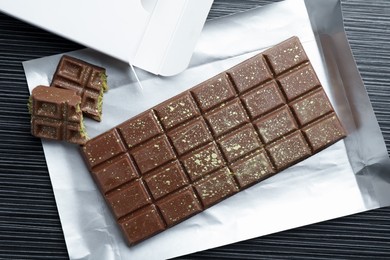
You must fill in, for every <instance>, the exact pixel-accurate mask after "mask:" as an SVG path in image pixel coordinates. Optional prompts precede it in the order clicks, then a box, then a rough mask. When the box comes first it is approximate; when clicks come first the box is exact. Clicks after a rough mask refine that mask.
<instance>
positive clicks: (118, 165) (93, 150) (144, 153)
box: [82, 37, 345, 245]
mask: <svg viewBox="0 0 390 260" xmlns="http://www.w3.org/2000/svg"><path fill="white" fill-rule="evenodd" d="M281 62H283V63H281ZM344 136H345V132H344V130H343V128H342V126H341V124H340V122H339V121H338V119H337V116H336V114H335V113H334V111H333V108H332V106H331V104H330V102H329V100H328V98H327V97H326V95H325V92H324V91H323V88H322V86H321V84H320V83H319V82H318V79H317V76H316V75H315V73H314V70H313V69H312V67H311V66H310V63H309V61H308V60H307V56H306V54H305V52H304V50H303V48H302V46H301V45H300V43H299V40H298V39H297V38H296V37H293V38H291V39H289V40H287V41H285V42H283V43H281V44H280V45H277V46H275V47H272V48H271V49H269V50H267V51H266V52H265V53H261V54H258V55H256V56H255V57H253V58H251V59H249V60H247V61H244V62H243V63H240V64H238V65H236V66H235V67H233V68H231V69H229V70H227V71H226V72H223V73H220V74H218V75H217V76H215V77H213V78H211V79H209V80H207V81H205V82H203V83H201V84H198V85H197V86H195V87H193V88H192V89H189V90H188V91H185V92H184V93H182V94H179V95H178V96H176V97H173V98H171V99H169V100H167V101H165V102H164V103H162V104H160V105H157V106H156V107H154V108H152V109H150V110H148V111H146V112H144V113H143V114H141V115H139V116H137V117H135V118H132V119H129V120H127V121H126V122H124V123H122V124H120V125H119V126H117V127H115V128H113V129H111V130H109V131H107V132H106V133H104V134H102V135H100V136H98V137H95V138H94V139H92V140H91V141H89V142H88V143H87V144H86V145H85V146H84V148H83V149H82V151H83V155H84V157H85V161H86V162H87V165H88V167H89V168H90V170H91V172H92V175H93V176H94V178H95V180H96V181H97V183H98V187H99V188H100V190H101V191H102V193H103V194H105V195H104V196H105V198H106V200H107V201H108V204H109V205H110V207H111V209H112V211H113V214H114V216H115V218H116V219H117V221H118V223H119V225H120V226H121V229H122V231H123V233H124V236H125V237H126V239H127V241H128V243H129V244H130V245H133V244H136V243H138V242H140V241H142V240H144V239H146V238H148V237H150V236H152V235H154V234H157V233H159V232H161V231H163V230H165V229H167V228H169V227H171V226H173V225H175V224H177V223H179V222H181V221H183V220H185V219H187V218H189V217H190V216H192V215H194V214H196V213H199V212H201V211H203V210H205V209H207V208H208V207H211V206H212V205H214V204H216V203H218V202H219V201H221V200H223V199H225V198H227V197H229V196H232V195H234V194H235V193H237V192H239V191H241V190H243V189H245V188H247V187H249V186H251V185H254V184H256V183H258V182H260V181H261V180H264V179H266V178H268V177H270V176H272V175H274V174H275V173H277V172H280V171H281V170H283V169H285V168H286V167H289V166H291V165H293V164H295V163H298V162H300V161H302V160H304V159H305V158H307V157H308V156H310V155H312V154H314V153H316V152H318V151H320V150H321V149H324V148H325V147H327V146H329V145H330V144H333V143H335V142H336V141H338V140H340V139H341V138H343V137H344ZM132 166H134V167H132ZM104 169H106V170H104ZM115 169H117V170H116V171H117V173H116V172H114V171H115ZM125 171H126V173H125ZM117 177H118V178H123V180H121V181H119V180H116V178H117Z"/></svg>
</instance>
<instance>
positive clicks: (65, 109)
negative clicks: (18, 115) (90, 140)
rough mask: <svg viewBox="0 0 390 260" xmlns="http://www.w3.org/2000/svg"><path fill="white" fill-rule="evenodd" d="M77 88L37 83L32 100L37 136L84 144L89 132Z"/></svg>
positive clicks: (33, 123)
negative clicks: (87, 131)
mask: <svg viewBox="0 0 390 260" xmlns="http://www.w3.org/2000/svg"><path fill="white" fill-rule="evenodd" d="M80 104H81V98H80V96H78V95H77V94H76V92H75V91H72V90H67V89H60V88H51V87H46V86H37V87H36V88H34V89H33V91H32V93H31V96H30V100H29V111H30V114H31V133H32V134H33V135H34V136H36V137H41V138H46V139H54V140H64V141H67V142H70V143H75V144H84V143H85V142H86V140H87V135H86V132H85V129H84V124H83V115H82V112H81V110H80Z"/></svg>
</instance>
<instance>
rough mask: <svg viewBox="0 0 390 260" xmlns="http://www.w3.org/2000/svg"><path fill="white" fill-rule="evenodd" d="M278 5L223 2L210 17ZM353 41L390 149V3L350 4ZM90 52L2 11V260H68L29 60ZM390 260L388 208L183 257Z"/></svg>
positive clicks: (262, 0)
mask: <svg viewBox="0 0 390 260" xmlns="http://www.w3.org/2000/svg"><path fill="white" fill-rule="evenodd" d="M271 2H276V1H273V0H258V1H255V0H245V1H238V0H237V1H234V0H215V2H214V4H213V7H212V10H211V12H210V15H209V19H212V18H215V17H219V16H223V15H227V14H232V13H235V12H240V11H244V10H247V9H250V8H253V7H257V6H262V5H265V4H268V3H271ZM342 6H343V14H344V18H345V19H344V21H345V28H346V31H347V36H348V39H349V42H350V44H351V48H352V51H353V54H354V57H355V59H356V62H357V65H358V69H359V71H360V73H361V75H362V78H363V81H364V83H365V85H366V88H367V92H368V94H369V97H370V100H371V102H372V105H373V108H374V111H375V114H376V116H377V118H378V121H379V125H380V127H381V130H382V132H383V135H384V138H385V142H386V145H387V149H388V151H390V104H389V101H390V44H389V43H390V34H389V29H390V1H388V0H375V1H365V0H342ZM79 48H82V46H80V45H78V44H75V43H72V42H70V41H68V40H64V39H62V38H61V37H58V36H55V35H52V34H50V33H47V32H45V31H42V30H40V29H37V28H35V27H33V26H31V25H28V24H25V23H23V22H21V21H18V20H16V19H13V18H11V17H9V16H7V15H4V14H1V13H0V259H68V254H67V250H66V246H65V242H64V238H63V233H62V229H61V224H60V221H59V217H58V212H57V208H56V204H55V200H54V196H53V192H52V187H51V184H50V179H49V174H48V171H47V167H46V162H45V159H44V155H43V150H42V146H41V142H40V140H39V139H36V138H34V137H32V136H31V135H30V121H29V120H30V118H29V115H28V111H27V106H26V103H27V99H28V90H27V84H26V79H25V76H24V72H23V68H22V64H21V62H22V61H24V60H29V59H34V58H40V57H43V56H47V55H51V54H57V53H63V52H66V51H70V50H76V49H79ZM374 257H375V258H387V259H389V258H390V208H382V209H378V210H373V211H369V212H365V213H360V214H356V215H352V216H348V217H344V218H339V219H336V220H331V221H327V222H323V223H319V224H315V225H310V226H306V227H302V228H298V229H294V230H290V231H285V232H281V233H277V234H273V235H269V236H265V237H260V238H256V239H251V240H248V241H243V242H240V243H236V244H232V245H228V246H224V247H221V248H216V249H211V250H207V251H203V252H198V253H195V254H192V255H189V256H183V257H180V258H179V259H205V258H207V259H335V258H343V259H345V258H354V259H356V258H363V259H371V258H374Z"/></svg>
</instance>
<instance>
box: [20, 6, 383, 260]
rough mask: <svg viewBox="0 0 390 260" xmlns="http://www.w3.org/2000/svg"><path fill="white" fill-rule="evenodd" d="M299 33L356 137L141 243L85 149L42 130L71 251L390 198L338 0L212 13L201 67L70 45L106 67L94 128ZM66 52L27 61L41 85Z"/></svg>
mask: <svg viewBox="0 0 390 260" xmlns="http://www.w3.org/2000/svg"><path fill="white" fill-rule="evenodd" d="M293 35H296V36H298V37H299V38H300V40H301V42H302V44H303V46H304V48H305V50H306V52H307V54H308V56H309V58H310V60H311V62H312V64H313V67H314V68H315V70H316V72H317V74H318V77H319V79H320V81H321V83H322V85H323V86H324V89H325V91H326V92H327V94H328V96H329V97H330V100H331V102H332V104H333V106H334V107H335V110H336V112H337V114H338V115H339V117H340V119H341V121H342V123H343V125H344V126H345V128H346V130H347V132H348V136H347V138H346V139H344V140H342V141H339V142H338V143H336V144H334V145H332V146H331V147H329V148H327V149H325V150H323V151H322V152H320V153H318V154H316V155H314V156H312V157H310V158H309V159H307V160H305V161H303V162H301V163H299V164H297V165H294V166H292V167H290V168H289V169H287V170H284V171H283V172H281V173H279V174H277V175H275V176H274V177H271V178H269V179H267V180H265V181H263V182H261V183H259V184H257V185H255V186H253V187H251V188H249V189H247V190H245V191H243V192H240V193H239V194H236V195H235V196H233V197H231V198H229V199H226V200H224V201H223V202H221V203H219V204H217V205H215V206H213V207H211V208H210V209H207V210H206V211H204V212H202V213H200V214H198V215H196V216H194V217H192V218H190V219H188V220H186V221H184V222H182V223H181V224H179V225H177V226H175V227H173V228H170V229H169V230H167V231H164V232H163V233H160V234H158V235H156V236H154V237H152V238H150V239H148V240H146V241H144V242H142V243H140V244H138V245H136V246H134V247H131V248H129V247H128V246H127V245H126V244H125V241H124V239H123V237H122V234H121V233H120V231H119V228H118V226H117V225H116V223H115V220H114V218H113V216H112V215H111V212H110V211H109V209H108V207H107V206H106V204H105V201H104V199H103V197H102V196H101V194H100V193H99V191H98V189H97V186H96V185H95V183H94V182H93V180H92V178H91V176H90V174H89V172H88V170H87V168H86V165H85V163H84V162H83V159H82V157H81V154H80V151H79V148H78V147H76V146H74V145H69V144H65V143H58V142H52V141H45V140H43V141H42V144H43V148H44V152H45V156H46V160H47V165H48V168H49V173H50V178H51V181H52V185H53V190H54V194H55V199H56V203H57V206H58V211H59V215H60V219H61V223H62V227H63V230H64V235H65V240H66V244H67V248H68V252H69V256H70V258H71V259H105V260H109V259H165V258H171V257H175V256H179V255H183V254H189V253H192V252H196V251H200V250H205V249H209V248H212V247H217V246H222V245H225V244H229V243H234V242H237V241H241V240H245V239H250V238H253V237H258V236H263V235H266V234H270V233H274V232H279V231H283V230H287V229H291V228H295V227H299V226H303V225H308V224H312V223H316V222H320V221H324V220H328V219H332V218H337V217H341V216H345V215H349V214H353V213H357V212H362V211H366V210H370V209H374V208H378V207H383V206H388V205H390V171H389V168H390V167H389V165H390V162H389V158H388V154H387V151H386V147H385V144H384V141H383V137H382V134H381V132H380V129H379V126H378V123H377V121H376V118H375V115H374V113H373V110H372V107H371V104H370V101H369V98H368V96H367V93H366V91H365V88H364V85H363V82H362V80H361V78H360V76H359V73H358V70H357V67H356V64H355V62H354V59H353V56H352V54H351V50H350V48H349V45H348V42H347V39H346V35H345V33H344V28H343V23H342V15H341V9H340V3H339V1H338V0H328V1H322V0H306V1H303V0H287V1H283V2H279V3H276V4H271V5H267V6H265V7H262V8H257V9H253V10H250V11H247V12H243V13H239V14H235V15H231V16H227V17H224V18H221V19H215V20H211V21H208V22H207V23H206V25H205V27H204V30H203V32H202V35H201V37H200V39H199V42H198V44H197V48H196V50H195V52H194V54H193V57H192V60H191V64H190V66H189V68H188V69H187V70H186V71H184V72H182V73H180V74H179V75H177V76H173V77H159V76H155V75H152V74H149V73H146V72H144V71H141V70H136V71H137V75H138V77H139V79H140V83H141V85H142V86H141V85H139V84H138V82H137V81H136V78H135V76H134V74H133V72H132V70H131V69H130V68H129V67H128V65H127V64H125V63H122V62H120V61H117V60H115V59H113V58H110V57H108V56H105V55H103V54H101V53H98V52H96V51H93V50H91V49H84V50H80V51H75V52H71V53H68V54H69V55H72V56H75V57H78V58H81V59H83V60H86V61H88V62H91V63H94V64H96V65H99V66H102V67H105V68H106V69H107V74H108V83H109V87H110V89H109V91H108V92H107V93H106V94H105V96H104V104H103V120H102V122H100V123H97V122H95V121H93V120H89V119H86V128H87V131H88V133H89V135H90V136H91V137H94V136H96V135H98V134H100V133H103V132H104V131H106V130H108V129H110V128H112V127H113V126H116V125H117V124H119V123H121V122H123V121H125V120H126V119H128V118H130V117H132V116H135V115H137V114H138V113H140V112H143V111H144V110H146V109H148V108H150V107H152V106H154V105H156V104H158V103H160V102H162V101H164V100H166V99H168V98H170V97H172V96H174V95H176V94H178V93H180V92H182V91H184V90H186V89H188V88H190V87H192V86H195V85H196V84H198V83H200V82H202V81H204V80H206V79H208V78H210V77H211V76H213V75H215V74H217V73H219V72H221V71H224V70H226V69H228V68H230V67H232V66H234V65H235V64H237V63H239V62H241V61H243V60H245V59H247V58H249V57H251V56H253V55H255V54H256V53H259V52H261V51H263V50H265V49H266V48H269V47H270V46H273V45H274V44H277V43H279V42H281V41H283V40H285V39H287V38H289V37H291V36H293ZM60 57H61V55H55V56H50V57H45V58H41V59H36V60H32V61H27V62H24V63H23V65H24V69H25V73H26V77H27V81H28V85H29V89H30V91H31V89H33V88H34V87H35V86H37V85H41V84H43V85H49V83H50V81H51V79H52V76H53V73H54V70H55V68H56V66H57V64H58V61H59V59H60Z"/></svg>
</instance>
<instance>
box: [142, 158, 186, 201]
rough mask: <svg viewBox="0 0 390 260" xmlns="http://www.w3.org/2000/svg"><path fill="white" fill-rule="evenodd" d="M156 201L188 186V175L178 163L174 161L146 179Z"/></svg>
mask: <svg viewBox="0 0 390 260" xmlns="http://www.w3.org/2000/svg"><path fill="white" fill-rule="evenodd" d="M144 180H145V182H146V184H147V186H148V188H149V190H150V192H151V193H152V195H153V198H155V199H156V200H157V199H159V198H161V197H162V196H164V195H167V194H169V193H171V192H173V191H175V190H177V189H178V188H181V187H183V186H184V185H187V184H188V180H187V175H186V174H185V172H184V169H183V168H182V167H181V166H180V163H179V162H178V161H173V162H171V163H169V164H166V165H165V166H163V167H161V168H159V169H157V170H156V171H154V172H152V173H150V174H148V175H147V176H146V177H144Z"/></svg>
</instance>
